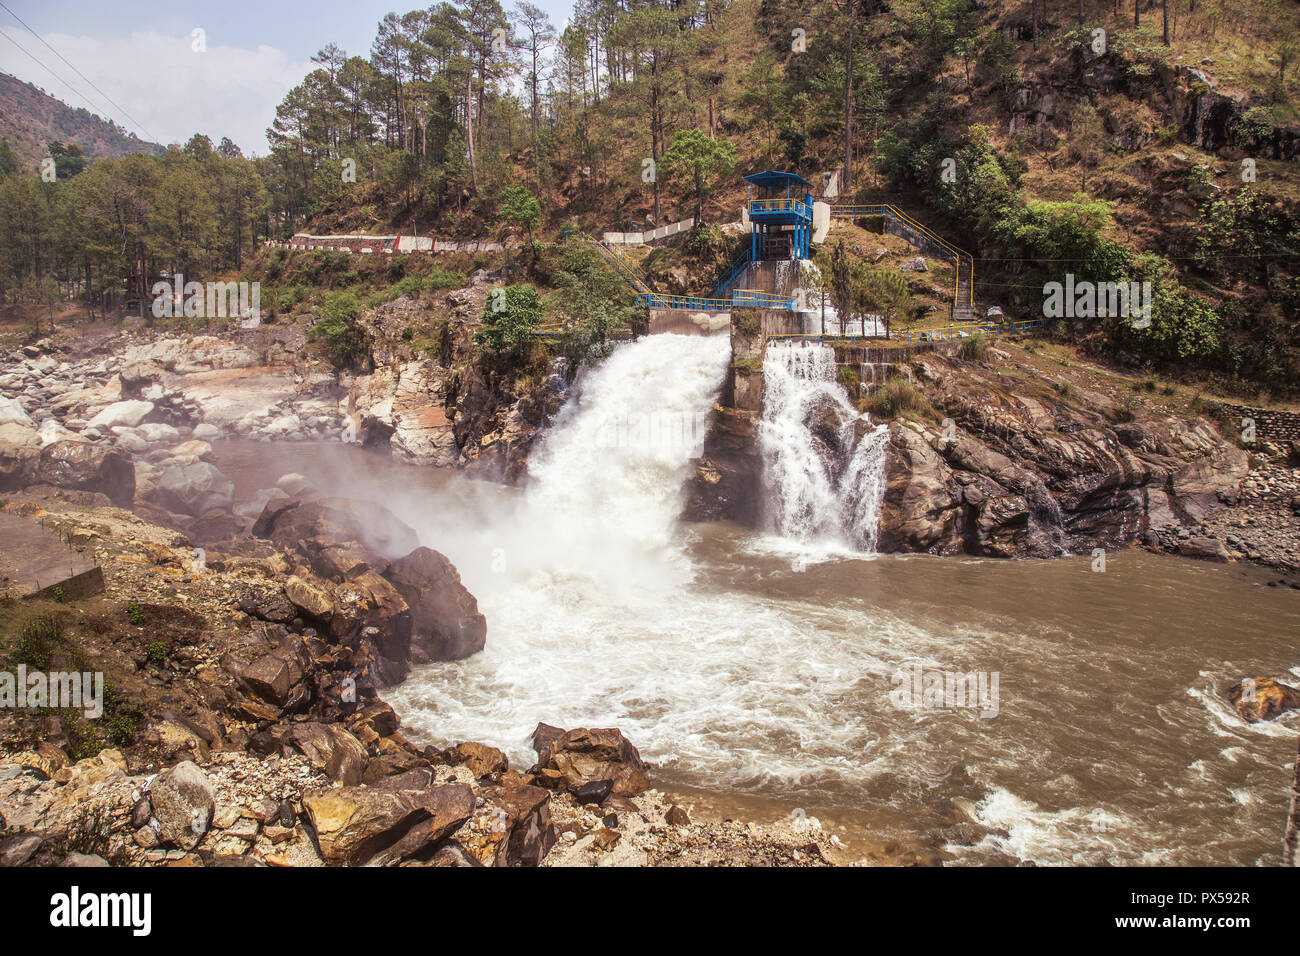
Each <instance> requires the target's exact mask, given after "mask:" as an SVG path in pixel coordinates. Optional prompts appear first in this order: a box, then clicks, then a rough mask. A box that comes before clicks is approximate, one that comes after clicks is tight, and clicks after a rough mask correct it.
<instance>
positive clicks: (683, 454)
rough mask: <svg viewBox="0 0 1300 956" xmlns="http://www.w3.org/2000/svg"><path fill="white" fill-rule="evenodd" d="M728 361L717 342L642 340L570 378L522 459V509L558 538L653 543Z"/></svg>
mask: <svg viewBox="0 0 1300 956" xmlns="http://www.w3.org/2000/svg"><path fill="white" fill-rule="evenodd" d="M730 358H731V340H730V337H729V336H727V335H715V336H695V335H672V334H666V335H651V336H647V337H645V338H642V339H640V340H638V341H636V342H631V343H628V344H626V345H621V346H619V347H618V348H617V349H615V351H614V353H613V354H612V355H611V356H610V357H609V358H608V359H607V360H606V361H605V362H603V363H602V364H601V365H600V366H598V367H596V368H594V369H592V370H590V371H589V372H588V373H587V374H586V376H585V377H584V378H582V379H580V380H579V382H578V385H577V389H576V394H575V395H574V397H573V398H572V399H571V400H570V401H569V404H568V405H567V406H566V407H565V409H564V411H563V413H562V414H561V416H560V418H559V420H558V421H557V422H556V423H555V425H554V426H553V427H552V428H551V429H550V431H548V432H547V434H546V437H545V438H544V439H543V442H542V445H541V447H540V449H539V450H538V451H537V452H535V453H534V455H533V456H532V458H531V459H530V461H529V474H530V476H531V483H530V486H529V489H528V493H527V505H528V510H529V512H530V513H531V514H532V515H533V516H534V518H535V520H546V521H553V520H555V519H556V518H557V517H559V518H561V519H562V521H563V522H564V528H565V532H566V533H567V534H573V533H577V532H578V531H583V532H587V533H591V534H593V535H595V536H597V539H598V540H593V541H592V542H591V544H592V545H593V550H594V551H595V553H597V554H607V553H608V552H609V550H610V548H611V541H625V542H628V543H629V544H631V545H634V546H637V547H642V548H646V547H656V546H662V545H664V544H666V543H668V541H669V540H670V538H671V537H672V534H673V531H674V528H675V527H676V522H677V515H678V514H679V513H680V511H681V504H682V494H683V491H682V489H683V483H684V481H685V479H686V476H687V473H688V472H689V470H690V461H691V459H692V458H697V457H699V455H700V454H701V450H702V446H703V442H704V434H705V431H706V429H707V427H708V421H709V415H710V412H711V411H712V409H713V403H714V402H715V401H716V400H717V397H718V393H719V392H720V391H721V388H722V383H723V380H724V378H725V376H726V371H727V363H728V361H729V360H730Z"/></svg>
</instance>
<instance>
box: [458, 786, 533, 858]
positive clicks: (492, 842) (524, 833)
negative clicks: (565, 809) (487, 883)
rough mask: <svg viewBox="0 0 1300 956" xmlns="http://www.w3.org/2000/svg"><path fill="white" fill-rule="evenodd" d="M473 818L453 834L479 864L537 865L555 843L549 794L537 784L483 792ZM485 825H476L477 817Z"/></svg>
mask: <svg viewBox="0 0 1300 956" xmlns="http://www.w3.org/2000/svg"><path fill="white" fill-rule="evenodd" d="M483 796H484V804H483V805H482V806H480V807H479V809H478V811H477V813H476V816H475V821H474V823H472V824H471V825H470V826H467V827H465V828H464V829H463V830H461V832H460V833H459V834H457V841H458V842H459V843H461V844H462V845H463V846H464V848H465V849H466V850H467V851H468V852H469V853H470V855H471V856H473V857H474V859H475V860H476V861H477V862H478V863H479V864H480V865H482V866H538V865H539V864H540V863H541V862H542V860H543V859H544V858H545V856H546V854H547V853H549V852H550V850H551V847H553V846H555V842H556V839H557V837H556V832H555V825H554V824H553V823H552V822H551V795H550V793H548V792H547V791H546V790H543V789H542V788H541V787H530V786H520V787H500V788H493V789H490V790H488V791H486V792H485V793H484V795H483ZM480 820H481V821H482V823H484V824H486V825H479V826H476V825H475V823H478V822H479V821H480Z"/></svg>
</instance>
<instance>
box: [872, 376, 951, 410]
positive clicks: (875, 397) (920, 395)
mask: <svg viewBox="0 0 1300 956" xmlns="http://www.w3.org/2000/svg"><path fill="white" fill-rule="evenodd" d="M859 407H860V408H861V410H862V411H864V412H870V413H871V414H872V415H874V416H876V417H877V418H884V419H891V418H900V417H902V418H925V419H931V420H934V419H937V418H938V415H937V413H936V412H935V410H934V406H933V405H931V404H930V400H929V399H928V398H926V397H925V393H924V392H922V391H921V390H920V389H919V388H917V387H916V386H915V385H913V384H912V383H911V382H909V381H908V380H907V379H905V378H891V379H889V381H887V382H885V384H884V385H882V386H880V388H878V389H876V390H875V391H874V392H873V393H872V394H871V395H870V396H868V397H867V398H864V399H863V400H862V402H861V403H860V404H859Z"/></svg>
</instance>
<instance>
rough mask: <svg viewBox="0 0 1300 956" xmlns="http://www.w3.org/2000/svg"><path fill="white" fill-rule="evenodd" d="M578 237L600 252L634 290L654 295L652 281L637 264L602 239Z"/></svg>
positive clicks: (582, 234) (584, 234)
mask: <svg viewBox="0 0 1300 956" xmlns="http://www.w3.org/2000/svg"><path fill="white" fill-rule="evenodd" d="M578 235H580V236H581V237H582V238H583V239H584V240H585V241H587V242H589V243H591V244H592V245H593V246H595V247H596V248H597V249H598V250H600V253H601V255H603V256H604V257H605V259H606V261H608V262H609V263H610V265H612V266H613V267H614V268H615V269H616V270H618V272H619V273H621V274H622V276H623V278H625V279H627V281H628V282H630V283H631V284H632V288H633V289H634V290H636V291H637V292H638V293H642V294H653V293H654V290H653V289H652V288H651V287H650V280H649V279H648V278H646V274H645V273H644V272H642V271H641V268H640V267H639V266H638V265H636V263H634V262H630V261H629V260H628V259H626V258H624V256H623V255H622V254H621V253H619V252H618V251H617V250H615V249H614V248H613V247H611V246H610V245H609V243H607V242H605V241H604V240H602V239H594V238H592V237H591V236H589V235H587V234H586V233H579V234H578ZM639 298H640V296H638V299H639Z"/></svg>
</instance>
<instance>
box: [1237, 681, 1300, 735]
mask: <svg viewBox="0 0 1300 956" xmlns="http://www.w3.org/2000/svg"><path fill="white" fill-rule="evenodd" d="M1224 696H1225V697H1226V698H1227V699H1228V702H1229V703H1231V704H1232V706H1233V707H1234V708H1235V709H1236V711H1237V713H1238V714H1240V715H1241V719H1242V720H1244V721H1246V722H1247V723H1251V724H1253V723H1256V722H1258V721H1261V720H1273V719H1274V718H1276V717H1280V716H1281V715H1282V714H1285V713H1286V712H1287V711H1289V710H1296V709H1297V708H1300V689H1297V688H1295V687H1289V686H1287V685H1286V684H1280V683H1278V682H1277V681H1275V680H1273V679H1272V678H1271V677H1256V678H1253V679H1247V680H1242V681H1241V682H1240V683H1238V684H1232V685H1231V686H1229V687H1228V688H1226V689H1225V691H1224Z"/></svg>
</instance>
